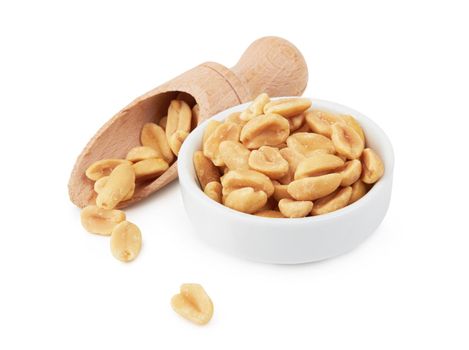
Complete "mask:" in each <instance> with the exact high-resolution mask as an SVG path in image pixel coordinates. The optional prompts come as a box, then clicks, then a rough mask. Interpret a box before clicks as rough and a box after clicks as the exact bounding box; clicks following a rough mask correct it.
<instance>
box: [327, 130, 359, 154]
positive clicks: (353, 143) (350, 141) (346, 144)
mask: <svg viewBox="0 0 469 350" xmlns="http://www.w3.org/2000/svg"><path fill="white" fill-rule="evenodd" d="M331 129H332V134H331V140H332V143H333V144H334V147H335V150H336V152H337V153H338V154H340V155H343V156H345V157H347V158H348V159H357V158H359V157H360V156H361V154H362V152H363V148H364V147H365V143H364V142H363V140H362V139H361V137H360V135H358V133H357V132H356V131H355V130H354V129H352V128H351V127H350V126H348V125H343V124H338V123H336V124H333V125H332V126H331Z"/></svg>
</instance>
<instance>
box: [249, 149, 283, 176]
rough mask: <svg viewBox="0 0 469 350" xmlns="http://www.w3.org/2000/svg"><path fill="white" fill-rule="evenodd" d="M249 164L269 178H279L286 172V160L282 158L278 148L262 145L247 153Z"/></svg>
mask: <svg viewBox="0 0 469 350" xmlns="http://www.w3.org/2000/svg"><path fill="white" fill-rule="evenodd" d="M249 166H250V167H251V169H254V170H257V171H259V172H261V173H263V174H264V175H267V176H268V177H270V178H271V179H279V178H281V177H282V176H285V175H286V173H287V172H288V162H287V161H286V160H285V159H283V157H282V155H281V154H280V152H279V150H278V148H273V147H270V146H262V147H260V148H259V149H258V150H253V151H252V152H251V154H250V155H249Z"/></svg>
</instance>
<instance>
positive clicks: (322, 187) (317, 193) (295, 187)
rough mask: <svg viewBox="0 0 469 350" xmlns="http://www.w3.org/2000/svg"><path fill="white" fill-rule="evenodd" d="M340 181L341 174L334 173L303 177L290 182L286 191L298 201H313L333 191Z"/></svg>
mask: <svg viewBox="0 0 469 350" xmlns="http://www.w3.org/2000/svg"><path fill="white" fill-rule="evenodd" d="M341 181H342V176H340V175H339V174H336V173H332V174H327V175H321V176H315V177H305V178H304V179H299V180H295V181H293V182H291V183H290V184H289V185H288V193H290V194H291V196H292V197H293V198H294V199H296V200H299V201H314V200H316V199H318V198H321V197H324V196H327V195H328V194H331V193H332V192H334V191H335V190H336V189H337V187H339V186H340V182H341Z"/></svg>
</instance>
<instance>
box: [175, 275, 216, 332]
mask: <svg viewBox="0 0 469 350" xmlns="http://www.w3.org/2000/svg"><path fill="white" fill-rule="evenodd" d="M171 306H172V308H173V310H174V311H175V312H176V313H177V314H179V315H180V316H182V317H184V318H185V319H187V320H189V321H191V322H194V323H196V324H198V325H205V324H207V323H208V322H209V321H210V319H211V318H212V316H213V303H212V300H211V299H210V297H209V296H208V295H207V293H206V292H205V290H204V288H203V287H202V286H201V285H200V284H195V283H187V284H183V285H181V288H180V293H179V294H176V295H175V296H173V298H172V299H171Z"/></svg>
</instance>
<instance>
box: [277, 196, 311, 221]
mask: <svg viewBox="0 0 469 350" xmlns="http://www.w3.org/2000/svg"><path fill="white" fill-rule="evenodd" d="M278 208H279V209H280V212H281V213H282V214H283V215H284V216H285V217H287V218H304V217H305V216H308V215H309V213H311V209H313V202H311V201H295V200H293V199H288V198H284V199H281V200H280V201H279V202H278Z"/></svg>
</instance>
